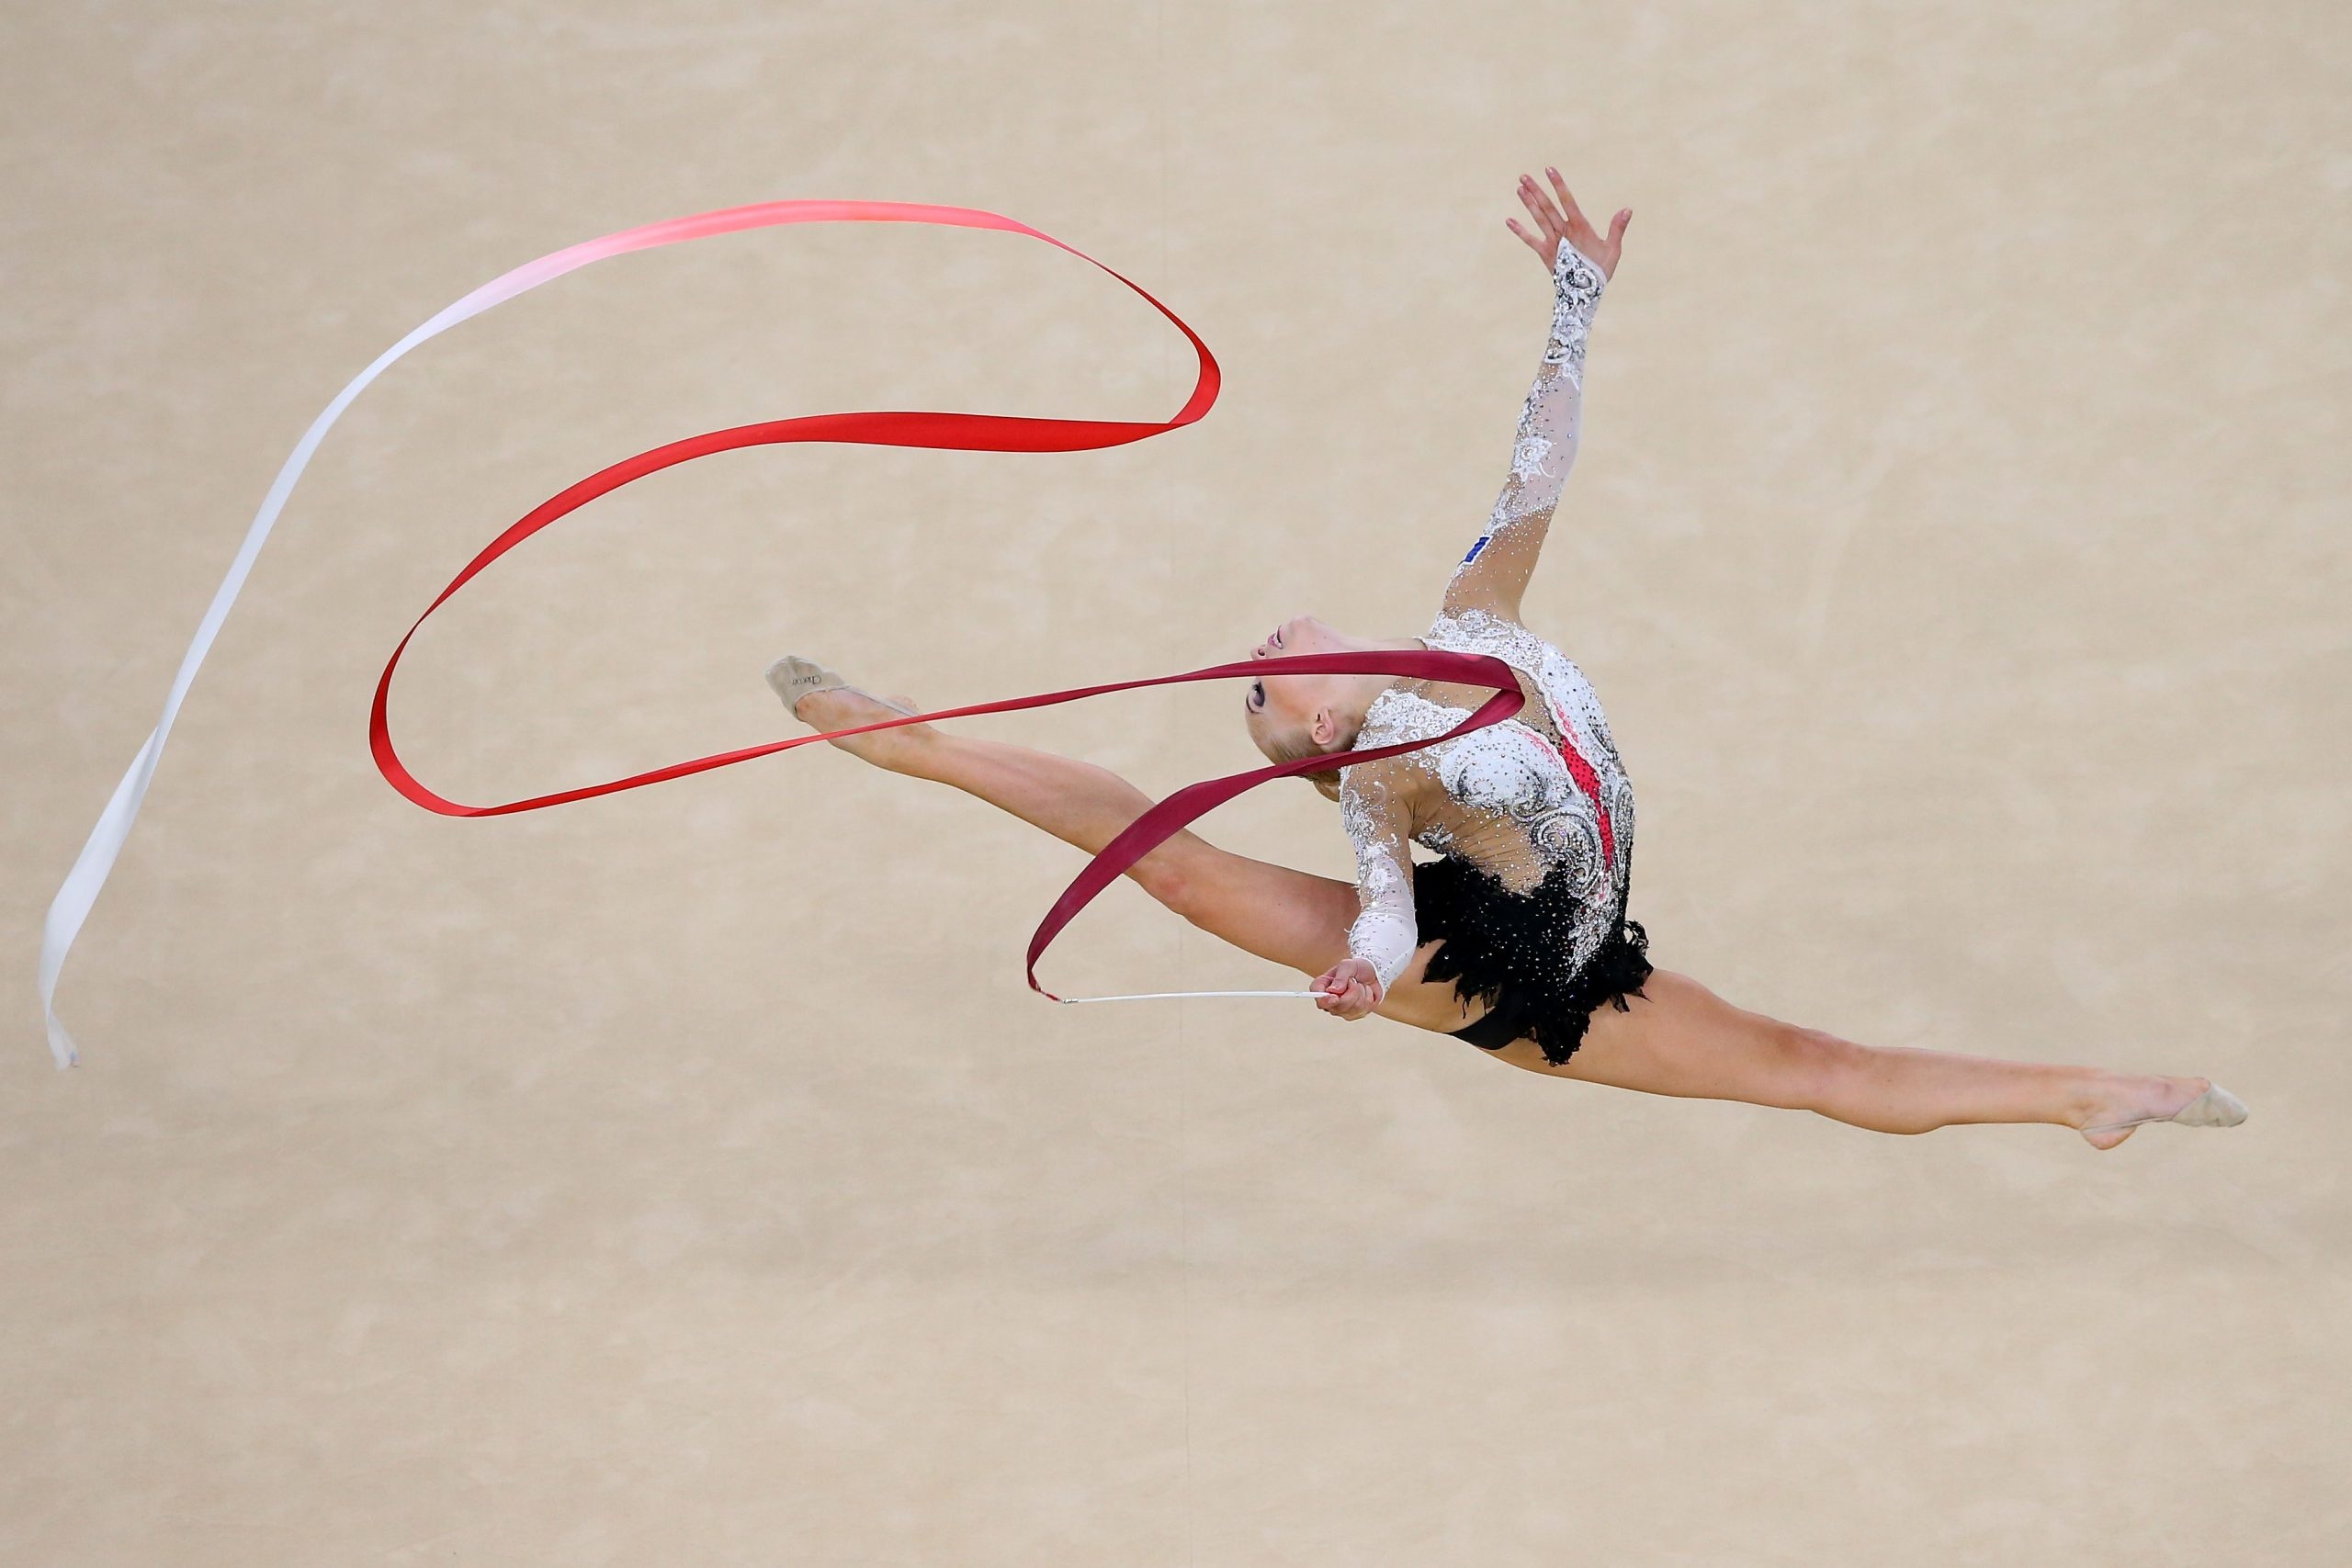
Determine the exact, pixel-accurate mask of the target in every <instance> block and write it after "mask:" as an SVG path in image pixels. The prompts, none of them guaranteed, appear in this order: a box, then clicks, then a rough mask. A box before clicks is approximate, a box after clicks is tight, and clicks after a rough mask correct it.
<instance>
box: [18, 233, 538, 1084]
mask: <svg viewBox="0 0 2352 1568" xmlns="http://www.w3.org/2000/svg"><path fill="white" fill-rule="evenodd" d="M510 276H511V275H510ZM506 281H507V280H506V279H504V278H502V279H499V280H498V282H497V283H493V284H491V285H487V286H485V287H484V288H480V289H477V290H475V291H474V292H473V293H472V294H469V295H468V296H467V297H466V298H465V299H460V300H458V302H457V303H456V304H454V305H452V306H450V307H449V308H448V309H447V310H443V311H442V312H441V313H440V314H439V315H437V316H435V317H434V318H433V319H432V320H431V321H427V322H425V323H424V325H423V326H421V327H419V328H417V329H416V330H415V331H414V332H413V333H409V334H408V336H406V337H404V338H402V339H401V341H400V342H398V343H396V344H393V345H392V346H391V347H390V348H389V349H386V350H385V351H384V353H383V354H382V355H380V356H379V358H378V359H377V360H376V362H375V363H374V364H373V365H370V366H369V367H368V368H367V369H365V370H363V371H361V372H360V373H359V374H358V375H357V376H356V378H353V380H352V383H351V385H349V386H347V387H345V389H343V390H342V391H341V392H339V393H337V394H336V395H335V400H334V401H333V402H331V403H329V404H328V405H327V406H326V408H325V410H324V411H323V412H322V413H320V415H319V417H318V418H317V419H315V420H313V421H312V422H311V428H310V429H309V430H308V431H306V432H305V433H304V434H303V436H302V439H301V441H300V443H299V444H297V445H296V446H295V448H294V450H293V453H292V454H291V455H290V456H288V457H287V459H286V465H285V467H283V468H280V469H278V470H277V482H276V483H274V484H272V485H271V486H270V487H269V494H268V495H267V497H266V498H265V499H264V500H263V502H262V503H261V510H260V511H259V512H258V513H254V520H253V525H252V526H251V527H249V528H247V529H246V530H245V542H244V544H243V546H242V547H239V549H238V551H237V558H236V559H235V560H233V561H232V562H231V563H230V566H229V575H228V576H226V577H224V578H222V579H221V580H220V588H219V589H217V590H216V591H215V592H213V595H212V604H211V606H210V607H209V608H208V609H207V610H206V611H205V612H204V619H203V621H202V622H201V623H200V624H199V625H198V626H197V628H196V640H195V641H193V642H191V643H189V644H188V648H187V653H186V654H184V655H182V656H181V659H180V670H179V674H178V675H177V676H175V678H174V679H173V681H172V689H171V693H170V694H169V695H168V696H166V697H165V698H164V715H163V717H161V718H160V719H158V720H157V721H156V723H155V728H153V730H152V731H150V732H149V734H148V736H147V742H146V744H145V745H143V746H141V747H140V748H139V755H138V756H136V757H134V758H132V759H131V761H130V768H129V769H128V770H127V771H126V772H125V773H123V775H122V779H121V782H120V783H119V784H116V785H115V786H114V795H112V796H111V797H110V798H109V799H108V800H107V806H106V809H105V810H104V811H102V812H100V813H99V814H98V820H97V825H96V827H93V828H92V829H90V836H89V838H88V840H85V842H84V843H83V845H82V852H81V853H80V854H79V855H77V856H75V857H74V869H73V870H72V871H70V872H67V873H66V874H65V881H64V883H63V884H62V886H60V887H59V888H58V890H57V897H54V898H52V899H51V900H50V905H49V916H48V918H47V919H45V920H44V921H43V922H42V924H41V932H40V1010H41V1017H42V1019H43V1020H44V1021H46V1023H47V1024H48V1027H49V1054H50V1055H51V1056H54V1057H55V1058H56V1059H57V1065H58V1066H60V1067H61V1068H62V1067H70V1066H74V1063H75V1062H76V1061H78V1060H79V1059H80V1053H79V1052H78V1051H76V1050H75V1048H74V1036H73V1035H71V1034H70V1033H68V1032H66V1029H65V1024H64V1022H63V1021H62V1020H61V1019H60V1018H59V1017H58V1016H57V1007H56V998H57V978H58V975H59V973H60V972H61V971H62V970H63V969H64V967H65V955H66V953H69V952H71V951H72V950H73V946H74V938H75V937H76V936H78V935H80V934H81V931H82V926H83V922H85V920H87V919H89V918H90V909H91V907H92V906H93V905H95V904H96V902H97V900H98V890H99V889H100V888H102V887H104V886H106V881H107V873H109V872H111V871H112V870H113V869H114V863H115V859H116V857H117V856H119V855H120V854H121V853H122V846H123V842H124V840H127V839H129V838H130V825H131V823H132V822H133V821H135V820H137V818H138V816H139V807H140V803H141V802H142V801H144V800H145V799H146V798H147V785H148V784H149V782H150V781H151V780H153V778H154V776H155V763H156V761H157V759H159V758H161V757H162V756H163V754H164V739H166V738H167V737H168V736H169V735H170V734H171V732H172V721H173V720H175V719H176V718H177V717H178V716H179V712H180V703H181V701H182V700H183V699H185V698H186V697H187V689H188V687H189V685H190V684H192V683H193V682H195V680H196V671H197V669H198V666H200V665H202V664H203V662H204V656H205V655H206V654H208V653H209V652H210V651H211V650H212V641H213V638H214V637H218V636H219V635H220V624H221V622H223V621H225V620H227V619H228V618H229V607H230V606H231V605H232V604H235V603H236V602H237V595H238V593H239V592H242V591H243V588H244V586H245V579H246V577H247V576H248V575H249V574H250V573H251V572H252V571H253V565H254V557H256V556H258V555H259V554H261V547H262V546H263V545H264V544H265V543H266V542H267V540H268V538H269V531H270V529H271V528H273V527H274V526H276V525H277V514H278V513H280V512H282V511H283V510H285V507H286V498H287V497H288V495H290V494H292V493H293V491H294V481H295V480H297V479H300V478H301V477H302V470H303V469H304V468H308V467H310V463H311V454H312V453H313V452H316V451H317V450H318V449H319V443H320V442H321V441H322V440H323V439H325V436H326V433H327V431H328V430H329V429H330V428H332V427H333V426H334V422H335V421H336V420H338V419H340V418H342V417H343V411H344V410H345V409H346V408H348V407H350V406H351V400H353V399H354V398H356V397H357V396H358V395H359V394H360V393H361V392H362V391H363V390H365V389H366V388H367V386H368V383H369V382H370V381H373V380H374V379H375V378H377V377H379V376H380V375H382V374H383V373H384V371H385V369H386V368H387V367H390V365H391V363H392V362H393V361H394V360H396V359H398V358H400V357H401V355H404V354H406V353H407V352H408V351H409V350H410V349H412V348H414V347H415V346H416V345H417V344H421V343H423V342H424V340H425V339H427V338H429V337H433V336H435V334H437V333H441V332H443V331H444V330H446V329H447V328H449V327H453V326H455V325H457V324H458V322H459V321H464V320H466V319H467V318H468V317H469V316H475V315H479V314H481V312H482V311H483V310H488V309H489V308H490V307H491V306H492V305H494V304H496V303H498V300H499V298H500V296H499V294H498V293H497V292H496V290H497V289H498V288H499V286H500V285H501V284H504V283H505V282H506ZM525 287H528V285H527V284H526V285H525ZM514 292H519V290H514Z"/></svg>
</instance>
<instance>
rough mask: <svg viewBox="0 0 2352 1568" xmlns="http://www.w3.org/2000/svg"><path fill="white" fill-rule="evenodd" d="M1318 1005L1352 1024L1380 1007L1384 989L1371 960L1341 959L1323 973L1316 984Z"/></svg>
mask: <svg viewBox="0 0 2352 1568" xmlns="http://www.w3.org/2000/svg"><path fill="white" fill-rule="evenodd" d="M1313 988H1314V991H1315V1005H1316V1006H1317V1007H1318V1008H1321V1009H1322V1010H1324V1011H1325V1012H1328V1013H1329V1014H1331V1015H1332V1016H1334V1017H1335V1018H1344V1019H1346V1020H1348V1021H1350V1022H1351V1023H1352V1022H1353V1021H1356V1020H1357V1019H1360V1018H1368V1017H1370V1016H1371V1015H1372V1010H1373V1009H1374V1008H1376V1007H1378V1006H1379V1005H1380V1000H1381V998H1382V997H1383V996H1384V995H1385V987H1383V986H1382V985H1381V983H1380V972H1379V971H1378V970H1376V969H1374V967H1373V966H1372V961H1371V960H1370V959H1368V958H1342V959H1340V961H1339V962H1338V963H1337V964H1333V965H1331V967H1330V968H1329V969H1326V970H1325V971H1323V975H1322V977H1321V978H1320V979H1318V980H1317V981H1316V982H1315V985H1314V987H1313Z"/></svg>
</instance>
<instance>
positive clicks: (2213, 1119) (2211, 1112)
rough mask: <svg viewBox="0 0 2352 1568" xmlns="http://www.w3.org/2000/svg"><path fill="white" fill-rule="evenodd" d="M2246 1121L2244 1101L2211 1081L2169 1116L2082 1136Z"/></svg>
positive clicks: (2117, 1124) (2136, 1118) (2137, 1118)
mask: <svg viewBox="0 0 2352 1568" xmlns="http://www.w3.org/2000/svg"><path fill="white" fill-rule="evenodd" d="M2245 1118H2246V1109H2245V1100H2240V1099H2239V1098H2238V1097H2237V1096H2236V1095H2234V1094H2232V1093H2231V1092H2230V1091H2229V1090H2228V1089H2223V1088H2222V1086H2221V1085H2220V1084H2217V1083H2215V1082H2213V1081H2212V1080H2211V1079H2210V1078H2209V1079H2207V1080H2206V1084H2205V1092H2204V1093H2202V1094H2200V1095H2199V1096H2198V1097H2197V1098H2196V1099H2194V1100H2190V1101H2189V1102H2188V1104H2186V1105H2184V1106H2182V1107H2181V1108H2180V1109H2179V1110H2177V1111H2174V1112H2173V1113H2172V1114H2171V1115H2169V1116H2134V1117H2133V1118H2132V1119H2131V1121H2129V1122H2108V1123H2106V1124H2105V1125H2104V1126H2098V1127H2085V1128H2084V1129H2082V1133H2083V1136H2085V1137H2086V1138H2087V1137H2089V1136H2090V1135H2091V1134H2094V1133H2120V1132H2122V1131H2123V1130H2124V1129H2125V1128H2127V1127H2137V1126H2140V1125H2141V1124H2142V1123H2143V1122H2179V1123H2180V1124H2181V1125H2182V1126H2184V1127H2234V1126H2236V1125H2237V1124H2238V1123H2239V1122H2243V1121H2245ZM2119 1142H2120V1140H2119ZM2108 1146H2109V1147H2112V1146H2113V1145H2108Z"/></svg>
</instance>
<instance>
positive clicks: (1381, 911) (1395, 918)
mask: <svg viewBox="0 0 2352 1568" xmlns="http://www.w3.org/2000/svg"><path fill="white" fill-rule="evenodd" d="M1340 817H1341V818H1342V820H1343V821H1345V822H1346V824H1347V829H1348V838H1349V840H1351V842H1352V843H1353V844H1354V845H1355V852H1356V897H1357V900H1358V905H1359V908H1358V913H1357V915H1356V919H1355V923H1354V924H1353V925H1351V926H1350V927H1349V928H1348V952H1349V953H1351V954H1352V955H1353V956H1355V957H1357V958H1361V959H1363V960H1365V961H1366V962H1368V963H1369V964H1371V965H1372V966H1373V968H1374V971H1375V972H1377V973H1378V975H1379V976H1380V985H1381V988H1382V989H1383V990H1385V989H1387V987H1391V986H1393V985H1395V984H1396V983H1397V976H1399V975H1402V974H1403V973H1404V972H1405V967H1406V965H1407V964H1410V963H1411V962H1412V960H1413V953H1414V950H1415V949H1417V948H1419V946H1420V942H1421V939H1420V927H1419V921H1418V919H1416V917H1415V915H1414V911H1413V852H1412V850H1411V848H1410V847H1409V840H1410V838H1411V835H1412V821H1411V815H1410V811H1409V809H1408V806H1407V803H1406V801H1405V799H1404V797H1403V795H1402V793H1401V792H1400V790H1399V789H1398V788H1397V780H1396V777H1395V775H1394V774H1393V773H1388V772H1385V770H1384V767H1383V764H1381V763H1359V764H1357V765H1355V766H1353V767H1349V768H1343V769H1341V770H1340Z"/></svg>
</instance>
